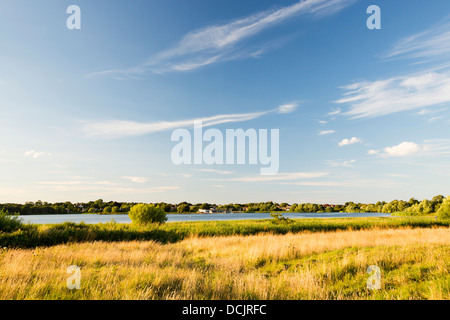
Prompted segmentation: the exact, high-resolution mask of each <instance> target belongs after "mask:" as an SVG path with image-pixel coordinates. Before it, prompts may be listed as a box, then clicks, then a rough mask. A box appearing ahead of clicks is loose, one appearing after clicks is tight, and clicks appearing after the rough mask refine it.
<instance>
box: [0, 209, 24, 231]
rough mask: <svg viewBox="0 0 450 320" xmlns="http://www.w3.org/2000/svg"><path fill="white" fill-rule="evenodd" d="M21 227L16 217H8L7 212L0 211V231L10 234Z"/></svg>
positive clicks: (20, 222)
mask: <svg viewBox="0 0 450 320" xmlns="http://www.w3.org/2000/svg"><path fill="white" fill-rule="evenodd" d="M20 227H22V221H21V220H20V219H19V218H18V217H17V216H11V215H9V212H8V210H6V211H4V210H3V209H2V210H1V211H0V231H3V232H12V231H16V230H17V229H20Z"/></svg>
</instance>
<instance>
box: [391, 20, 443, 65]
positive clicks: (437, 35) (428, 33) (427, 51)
mask: <svg viewBox="0 0 450 320" xmlns="http://www.w3.org/2000/svg"><path fill="white" fill-rule="evenodd" d="M449 56H450V19H449V17H447V18H446V19H444V20H442V21H440V22H439V23H437V24H436V25H434V26H432V27H431V28H429V29H427V30H425V31H422V32H420V33H416V34H414V35H411V36H409V37H407V38H405V39H402V40H401V41H399V42H398V43H397V44H396V45H395V46H394V47H393V48H392V49H391V50H390V52H389V53H388V54H386V55H385V58H394V57H396V58H416V59H424V58H426V59H430V58H448V57H449Z"/></svg>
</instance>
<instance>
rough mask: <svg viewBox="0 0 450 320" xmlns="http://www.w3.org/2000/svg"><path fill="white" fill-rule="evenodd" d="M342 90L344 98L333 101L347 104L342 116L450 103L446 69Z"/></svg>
mask: <svg viewBox="0 0 450 320" xmlns="http://www.w3.org/2000/svg"><path fill="white" fill-rule="evenodd" d="M343 89H344V90H346V92H345V93H344V97H343V98H341V99H339V100H337V101H335V102H336V103H338V104H345V105H348V106H349V109H348V110H347V111H346V112H344V113H343V114H344V115H346V116H350V117H351V118H353V119H358V118H373V117H379V116H384V115H388V114H392V113H396V112H401V111H409V110H416V109H423V108H428V107H437V106H442V105H444V104H446V103H450V71H449V70H446V69H444V70H439V71H426V72H422V73H420V74H411V75H408V76H401V77H393V78H388V79H384V80H377V81H363V82H357V83H353V84H351V85H348V86H345V87H343Z"/></svg>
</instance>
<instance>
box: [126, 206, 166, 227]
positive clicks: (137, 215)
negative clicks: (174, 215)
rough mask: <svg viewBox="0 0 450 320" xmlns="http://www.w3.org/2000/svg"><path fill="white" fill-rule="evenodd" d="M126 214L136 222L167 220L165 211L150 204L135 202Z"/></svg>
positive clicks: (145, 222)
mask: <svg viewBox="0 0 450 320" xmlns="http://www.w3.org/2000/svg"><path fill="white" fill-rule="evenodd" d="M128 216H129V217H130V219H131V221H132V222H133V223H136V224H149V223H164V222H166V221H167V216H166V212H165V211H164V210H163V209H161V208H160V207H157V206H155V205H152V204H144V203H139V204H136V205H134V206H133V207H131V209H130V212H129V213H128Z"/></svg>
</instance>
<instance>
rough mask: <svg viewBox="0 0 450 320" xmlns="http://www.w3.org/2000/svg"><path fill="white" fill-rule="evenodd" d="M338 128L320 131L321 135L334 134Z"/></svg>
mask: <svg viewBox="0 0 450 320" xmlns="http://www.w3.org/2000/svg"><path fill="white" fill-rule="evenodd" d="M335 132H336V130H323V131H320V132H319V136H324V135H328V134H333V133H335Z"/></svg>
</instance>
